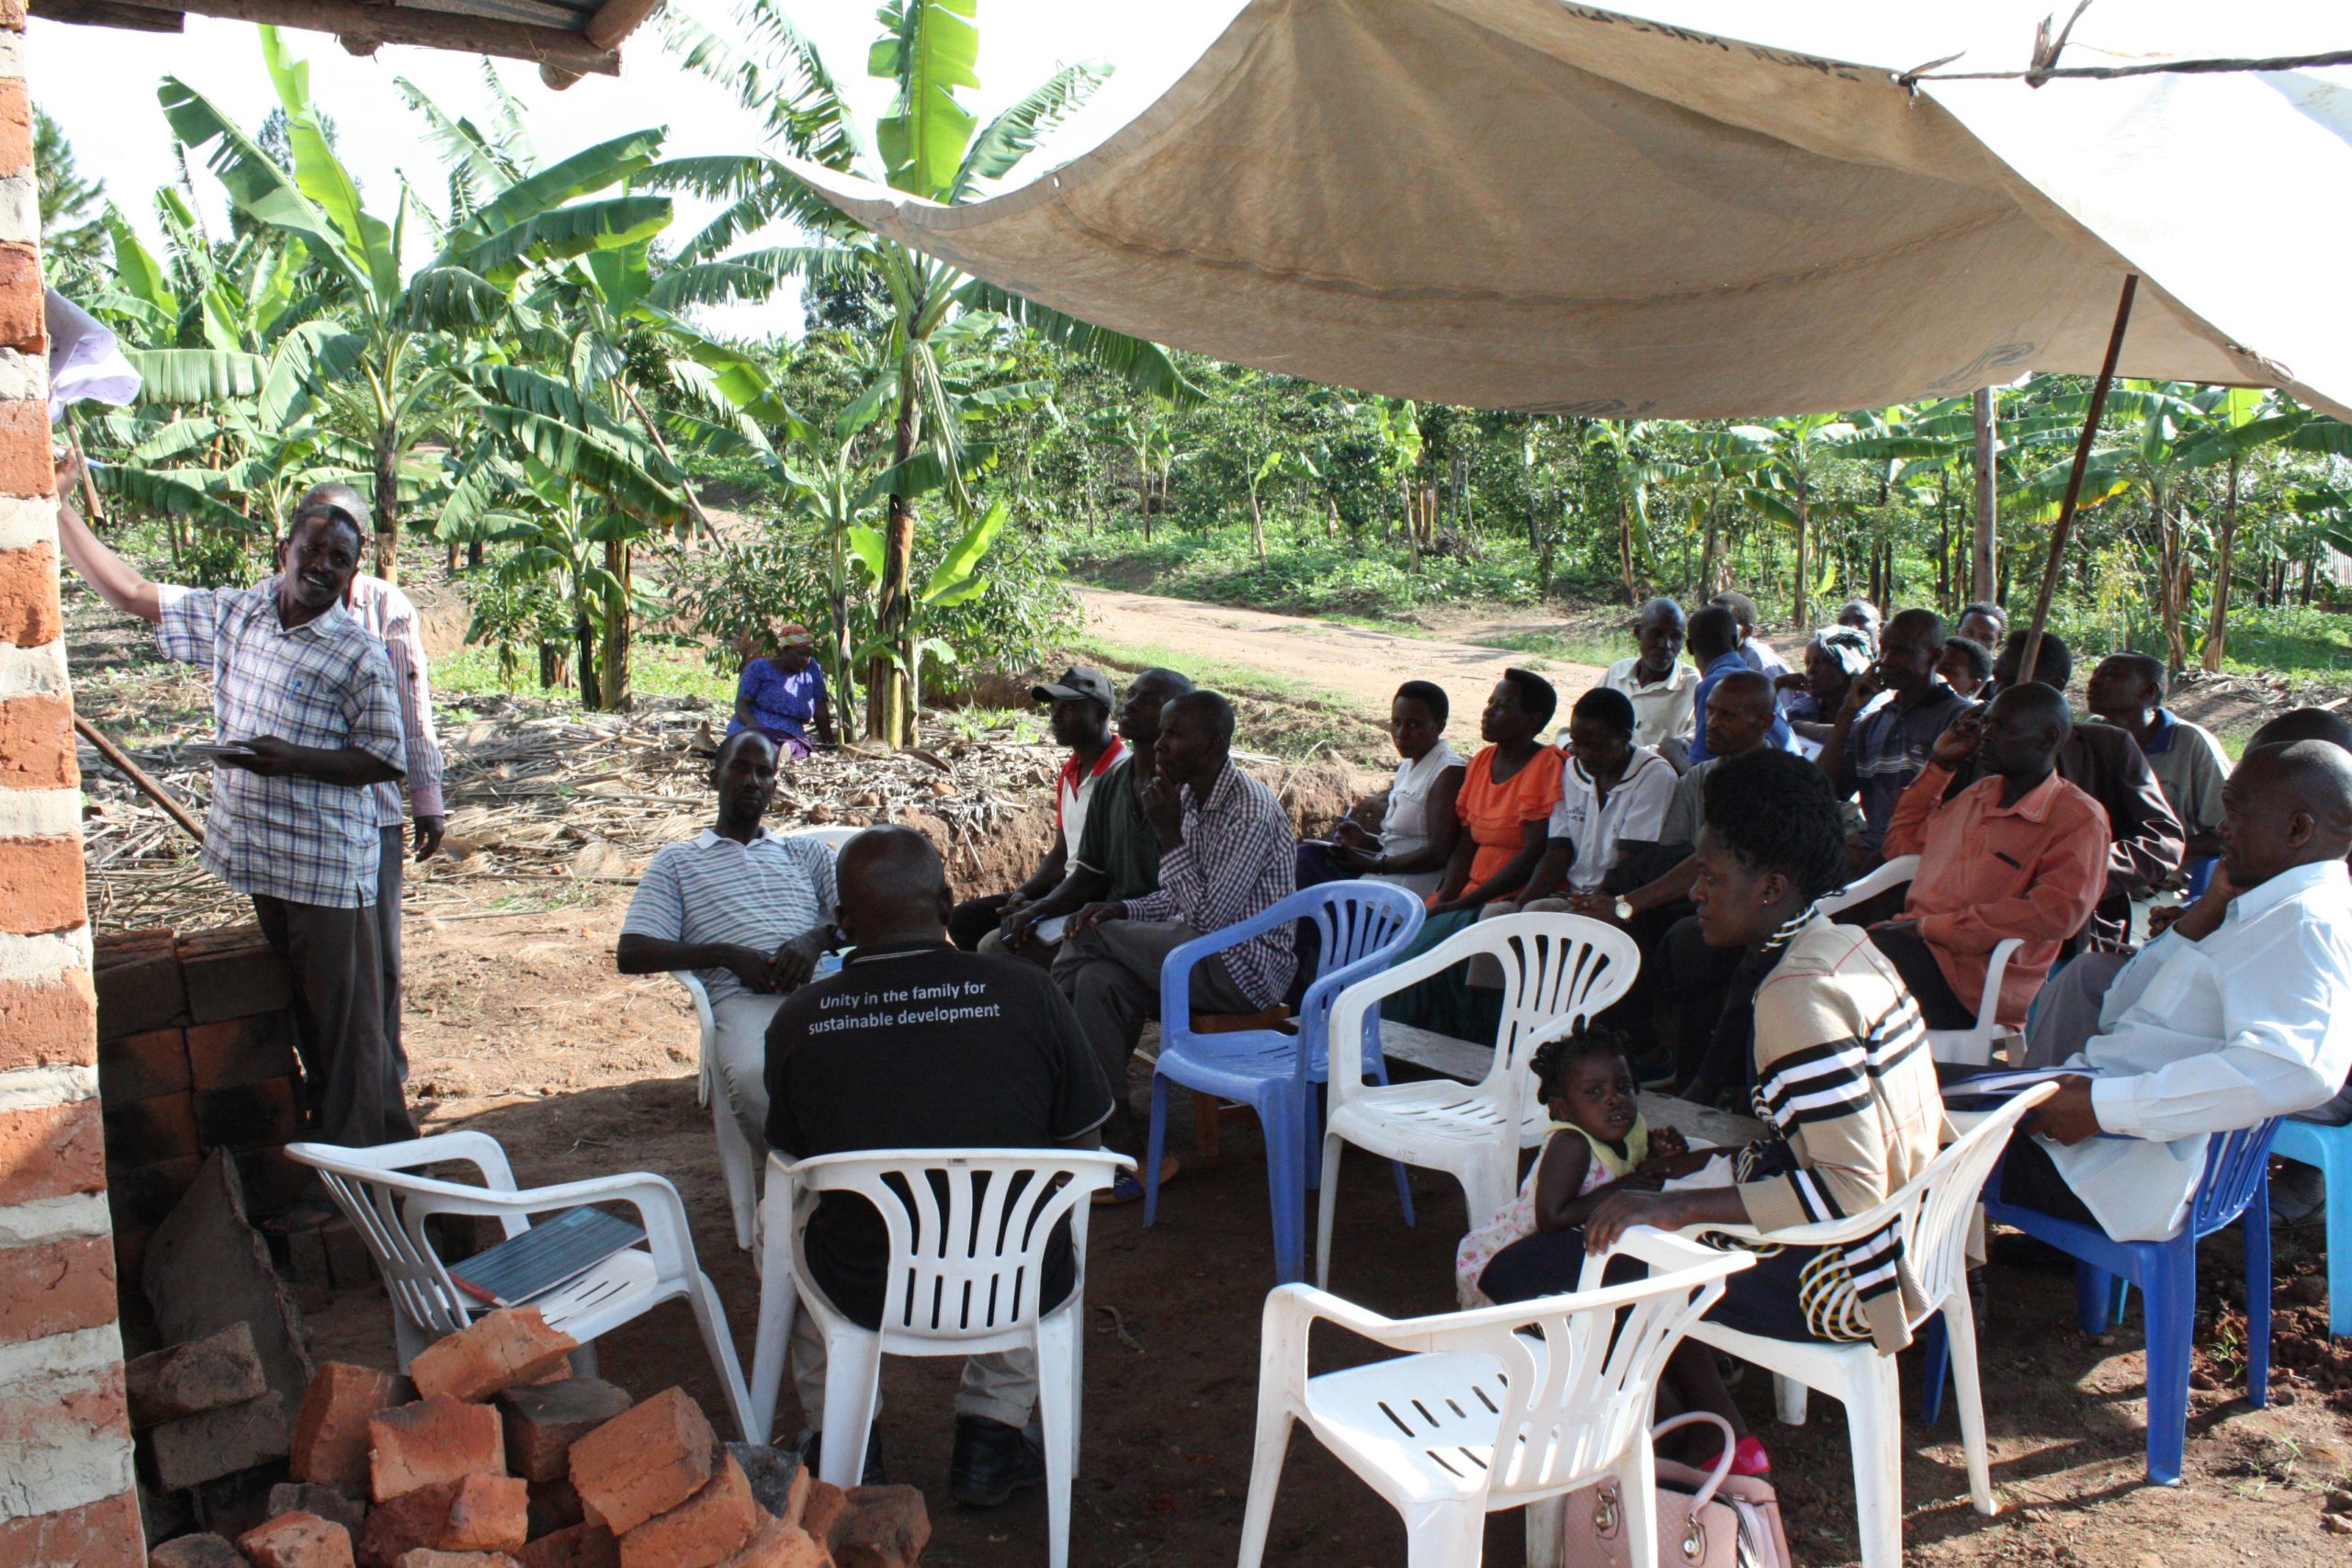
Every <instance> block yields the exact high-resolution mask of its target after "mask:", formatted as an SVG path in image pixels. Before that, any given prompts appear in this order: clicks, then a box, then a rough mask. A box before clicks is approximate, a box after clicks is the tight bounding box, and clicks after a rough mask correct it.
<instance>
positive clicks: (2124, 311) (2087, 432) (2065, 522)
mask: <svg viewBox="0 0 2352 1568" xmlns="http://www.w3.org/2000/svg"><path fill="white" fill-rule="evenodd" d="M2139 288H2140V275H2139V274H2138V273H2126V274H2125V275H2124V277H2123V295H2122V298H2120V299H2118V300H2117V301H2116V302H2115V330H2114V331H2112V332H2110V333H2109V334H2108V338H2107V360H2106V362H2105V363H2104V364H2102V365H2101V366H2100V367H2099V369H2098V382H2097V384H2096V385H2094V386H2093V387H2092V388H2091V406H2090V412H2087V413H2086V414H2085V415H2084V416H2083V435H2082V439H2081V440H2079V441H2077V442H2075V467H2074V471H2073V472H2071V473H2069V474H2068V475H2067V476H2066V499H2065V501H2064V502H2063V503H2061V504H2060V506H2059V508H2058V521H2057V522H2056V523H2054V524H2052V525H2051V529H2050V558H2049V559H2048V560H2046V561H2044V562H2043V563H2042V566H2041V593H2040V594H2039V595H2038V596H2037V597H2036V598H2035V599H2034V602H2033V624H2032V626H2030V627H2029V628H2028V629H2027V631H2026V634H2025V655H2024V657H2023V658H2021V659H2019V660H2018V681H2019V682H2026V681H2030V680H2032V679H2033V664H2034V660H2036V659H2037V658H2039V657H2040V656H2041V633H2042V629H2043V628H2044V627H2045V626H2048V625H2049V624H2050V601H2051V599H2052V596H2053V595H2055V594H2056V593H2057V592H2058V569H2059V568H2060V567H2061V566H2063V565H2064V562H2065V558H2066V536H2068V535H2069V534H2071V533H2073V532H2074V528H2075V501H2076V500H2077V499H2078V498H2080V496H2081V495H2082V493H2083V474H2084V472H2085V471H2086V469H2088V468H2089V467H2090V463H2091V444H2092V443H2093V442H2095V441H2096V440H2098V422H2099V419H2100V418H2101V416H2103V415H2104V414H2105V413H2106V412H2107V392H2108V389H2109V387H2111V386H2113V385H2114V384H2115V362H2116V361H2117V360H2118V359H2119V358H2120V357H2121V356H2122V354H2123V331H2124V329H2125V328H2126V327H2128V326H2130V325H2131V297H2132V295H2134V294H2136V293H2138V292H2139Z"/></svg>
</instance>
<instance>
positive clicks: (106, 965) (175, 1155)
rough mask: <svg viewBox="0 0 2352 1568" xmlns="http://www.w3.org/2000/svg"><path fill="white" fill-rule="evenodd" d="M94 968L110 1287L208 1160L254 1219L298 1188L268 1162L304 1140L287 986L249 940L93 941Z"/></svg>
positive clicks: (166, 936) (249, 931) (290, 1173)
mask: <svg viewBox="0 0 2352 1568" xmlns="http://www.w3.org/2000/svg"><path fill="white" fill-rule="evenodd" d="M96 985H97V994H98V1089H99V1093H100V1097H101V1100H102V1102H103V1104H104V1106H105V1119H106V1148H107V1201H108V1205H109V1207H110V1208H111V1209H112V1211H113V1213H114V1245H115V1258H116V1263H117V1269H116V1275H117V1278H119V1279H123V1280H136V1279H138V1278H139V1276H140V1263H141V1258H142V1257H143V1256H144V1252H145V1247H146V1243H147V1238H148V1237H149V1236H150V1235H153V1232H154V1229H155V1227H156V1226H157V1225H158V1224H162V1223H163V1220H164V1216H165V1215H166V1214H168V1213H171V1211H172V1206H173V1205H174V1204H175V1203H177V1202H178V1201H180V1197H181V1194H183V1193H185V1192H186V1191H187V1189H188V1187H189V1184H190V1183H192V1182H194V1181H195V1179H196V1173H197V1171H198V1169H200V1168H202V1166H203V1163H204V1156H206V1155H208V1154H209V1153H211V1152H212V1151H213V1150H214V1149H228V1150H231V1151H232V1152H233V1153H234V1155H235V1156H236V1160H237V1167H238V1170H239V1173H240V1174H241V1175H242V1176H243V1179H244V1189H245V1191H246V1192H247V1194H248V1195H249V1197H250V1199H251V1201H252V1203H253V1205H254V1209H255V1210H256V1211H257V1212H260V1213H268V1212H271V1211H272V1210H275V1209H277V1208H278V1207H281V1206H282V1205H283V1204H285V1203H287V1202H290V1201H292V1200H293V1199H294V1198H295V1197H296V1196H297V1195H298V1194H299V1193H300V1191H301V1190H302V1188H303V1186H304V1185H305V1184H306V1182H307V1181H308V1179H309V1172H308V1171H306V1170H304V1169H303V1168H301V1167H300V1166H297V1165H295V1164H294V1163H293V1162H292V1161H291V1160H288V1159H287V1158H286V1157H285V1156H283V1155H281V1154H279V1153H278V1152H277V1151H278V1149H279V1148H280V1147H281V1146H282V1145H286V1144H288V1143H290V1142H293V1141H294V1140H295V1139H297V1138H298V1137H300V1133H301V1106H302V1098H301V1086H300V1068H299V1067H298V1066H296V1064H295V1055H294V1015H293V1011H292V1009H291V1005H290V1004H291V1003H292V1001H293V996H294V991H293V984H292V981H291V979H290V977H289V976H288V974H287V971H286V965H285V964H284V963H283V961H281V960H280V959H279V958H278V956H277V954H276V953H272V952H271V951H270V950H269V947H268V944H267V943H266V942H264V941H263V940H262V935H261V931H259V929H258V928H256V927H253V926H232V927H229V928H227V929H225V930H221V931H203V932H199V933H198V934H196V935H192V936H177V935H175V933H173V932H171V931H130V932H127V933H124V934H122V935H119V936H108V937H104V938H101V939H100V940H99V941H98V942H97V943H96Z"/></svg>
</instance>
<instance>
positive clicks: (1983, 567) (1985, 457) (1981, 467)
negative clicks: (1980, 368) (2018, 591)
mask: <svg viewBox="0 0 2352 1568" xmlns="http://www.w3.org/2000/svg"><path fill="white" fill-rule="evenodd" d="M1971 413H1972V414H1973V423H1974V424H1975V426H1976V504H1975V506H1974V507H1973V509H1972V511H1973V515H1972V516H1971V518H1970V520H1969V521H1970V525H1971V535H1972V543H1971V545H1970V548H1969V553H1968V560H1969V571H1968V596H1969V597H1970V598H1971V599H1973V600H1975V601H1976V602H1977V603H1978V604H1991V603H1992V602H1993V600H1994V597H1995V595H1996V594H1997V593H1998V592H2000V583H1999V581H1998V580H1997V579H1996V576H1995V574H1994V566H1993V547H1994V544H1995V537H1996V528H1997V526H1998V525H1997V523H1996V517H1997V510H1996V509H1997V508H1998V506H1999V504H2000V502H1999V488H2000V487H1999V484H1998V479H1999V475H1998V473H1997V472H1996V470H1995V468H1994V466H1993V461H1994V442H1993V436H1994V428H1995V424H1994V407H1993V389H1992V388H1990V387H1979V388H1977V389H1976V396H1975V397H1974V399H1973V400H1972V401H1971Z"/></svg>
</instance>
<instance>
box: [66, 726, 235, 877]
mask: <svg viewBox="0 0 2352 1568" xmlns="http://www.w3.org/2000/svg"><path fill="white" fill-rule="evenodd" d="M74 733H75V734H76V735H79V736H80V737H81V738H82V739H85V740H86V741H88V742H89V743H90V744H91V745H92V746H95V747H96V748H97V751H98V755H99V756H101V757H104V758H105V759H106V760H107V761H108V762H111V763H112V764H114V767H115V771H116V772H118V773H121V774H122V776H123V777H124V778H127V779H129V780H130V782H131V784H133V785H135V786H136V787H137V788H138V790H139V793H140V794H141V795H145V796H146V797H147V798H148V799H150V800H152V801H153V802H154V803H155V804H156V805H158V806H160V807H163V808H164V812H165V814H167V815H168V816H169V817H170V818H171V819H172V820H173V821H175V822H176V823H178V824H179V825H180V826H181V827H183V828H185V829H187V836H188V837H189V838H191V839H194V840H196V841H197V843H198V846H201V845H202V844H203V842H204V829H202V828H201V827H199V826H198V824H197V820H196V818H193V817H191V816H189V815H188V814H187V807H185V806H182V805H181V804H180V803H179V800H178V798H177V797H176V796H175V795H173V794H172V793H171V791H169V790H167V789H165V788H164V786H163V785H162V784H159V783H157V782H156V781H155V779H154V778H153V776H152V775H151V774H150V773H148V772H147V770H146V769H144V768H142V767H141V766H140V765H139V764H138V763H136V762H134V761H131V760H130V756H129V755H128V754H127V753H126V752H125V751H124V750H123V749H122V748H121V747H119V746H118V745H116V744H115V743H114V742H113V741H111V740H109V739H107V738H106V737H105V736H103V735H101V734H99V733H98V731H97V729H96V728H95V727H94V726H92V724H91V723H90V721H89V720H88V719H86V718H84V717H83V716H81V715H80V714H78V713H77V714H75V715H74Z"/></svg>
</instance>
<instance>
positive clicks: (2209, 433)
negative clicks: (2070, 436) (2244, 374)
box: [2018, 380, 2308, 670]
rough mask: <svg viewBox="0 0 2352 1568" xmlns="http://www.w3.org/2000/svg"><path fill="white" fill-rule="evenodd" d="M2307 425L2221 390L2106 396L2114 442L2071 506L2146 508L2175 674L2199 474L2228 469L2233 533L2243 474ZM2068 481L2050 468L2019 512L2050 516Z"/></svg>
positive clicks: (2259, 399) (2161, 618) (2125, 387)
mask: <svg viewBox="0 0 2352 1568" xmlns="http://www.w3.org/2000/svg"><path fill="white" fill-rule="evenodd" d="M2080 401H2081V400H2080V399H2062V400H2059V401H2058V404H2055V405H2053V407H2054V406H2061V405H2063V406H2066V407H2069V408H2071V407H2072V406H2073V405H2075V404H2076V403H2079V402H2080ZM2307 418H2308V415H2307V414H2306V413H2305V412H2303V411H2302V410H2300V409H2293V408H2291V405H2290V406H2289V407H2288V408H2287V409H2285V410H2281V409H2278V408H2277V407H2274V406H2273V405H2271V404H2270V403H2268V402H2267V400H2265V399H2264V397H2263V396H2262V394H2260V393H2256V392H2249V391H2245V390H2244V389H2232V388H2226V387H2199V386H2195V385H2192V384H2190V383H2187V382H2178V381H2143V380H2129V381H2125V382H2123V383H2122V384H2121V385H2120V386H2118V387H2116V388H2115V389H2113V390H2112V391H2111V392H2110V393H2109V397H2108V419H2109V430H2111V431H2113V432H2114V436H2113V437H2112V438H2110V439H2109V440H2108V441H2106V442H2105V443H2104V444H2103V445H2101V446H2098V447H2097V448H2095V449H2094V450H2093V452H2092V454H2091V459H2090V464H2089V466H2088V468H2086V469H2085V471H2084V476H2083V491H2082V497H2081V500H2080V502H2078V503H2077V504H2078V505H2079V506H2080V507H2081V508H2082V509H2084V510H2086V511H2087V510H2089V509H2091V508H2094V507H2098V506H2101V505H2104V504H2106V503H2107V502H2112V501H2119V500H2137V501H2139V502H2143V503H2144V505H2145V506H2146V508H2147V516H2148V522H2149V525H2150V527H2151V529H2152V530H2153V533H2154V539H2153V542H2152V547H2151V548H2150V549H2149V552H2148V555H2149V565H2150V567H2151V570H2152V571H2153V574H2154V578H2155V590H2156V591H2155V595H2154V602H2155V611H2156V620H2157V625H2158V626H2159V627H2160V629H2161V630H2162V632H2163V635H2164V639H2165V662H2166V663H2167V664H2168V665H2169V666H2170V667H2172V668H2173V669H2176V670H2178V669H2184V668H2186V667H2187V665H2188V631H2187V627H2186V625H2185V621H2186V617H2187V613H2188V603H2189V597H2190V592H2191V588H2192V579H2193V574H2194V570H2195V567H2196V558H2195V553H2194V546H2195V544H2196V541H2197V536H2199V534H2200V533H2202V532H2203V531H2204V530H2203V525H2202V524H2201V522H2200V521H2199V519H2198V518H2197V517H2196V516H2195V515H2194V514H2193V513H2191V512H2190V511H2189V508H2188V505H2187V503H2186V502H2187V495H2188V490H2189V487H2190V484H2191V482H2192V480H2193V479H2194V477H2195V475H2196V473H2197V471H2198V470H2199V469H2201V468H2209V467H2211V466H2212V465H2213V464H2216V463H2226V464H2228V465H2229V467H2230V479H2229V482H2228V487H2227V493H2226V494H2225V496H2224V500H2223V527H2224V529H2225V531H2229V532H2231V533H2233V532H2234V529H2235V526H2236V514H2237V504H2236V482H2235V480H2236V475H2237V471H2238V468H2239V465H2240V464H2241V463H2242V462H2243V460H2244V459H2245V456H2246V455H2247V454H2249V453H2251V452H2253V451H2255V450H2256V448H2258V447H2261V446H2267V445H2269V444H2271V443H2274V442H2278V441H2282V440H2285V439H2287V438H2288V437H2290V435H2293V434H2295V433H2296V431H2297V430H2298V428H2299V427H2300V426H2301V424H2302V423H2303V422H2304V420H2305V419H2307ZM2067 472H2068V464H2067V463H2065V462H2052V463H2050V464H2048V465H2047V466H2046V467H2044V468H2041V471H2040V472H2038V473H2036V474H2035V475H2034V476H2033V477H2032V478H2031V479H2030V480H2029V481H2028V482H2027V483H2026V484H2025V485H2023V486H2022V487H2020V490H2019V492H2018V502H2019V503H2020V511H2021V513H2023V514H2025V515H2030V516H2032V517H2036V518H2043V517H2051V516H2055V515H2056V513H2057V510H2058V507H2059V505H2060V504H2061V500H2062V497H2063V495H2064V487H2065V483H2066V479H2067ZM2232 544H2233V546H2234V538H2233V539H2232ZM2216 565H2217V566H2218V567H2219V568H2220V570H2218V571H2217V572H2216V573H2215V576H2216V580H2217V581H2216V587H2215V590H2214V593H2213V598H2214V599H2215V601H2217V602H2218V603H2219V604H2220V606H2221V614H2222V615H2224V616H2226V615H2227V613H2228V591H2227V589H2226V587H2224V586H2222V585H2221V584H2222V581H2225V579H2226V572H2227V567H2226V565H2224V564H2222V563H2220V562H2217V563H2216ZM2210 629H2211V628H2210V626H2209V634H2210ZM2223 640H2224V641H2226V636H2224V638H2223ZM2217 662H2218V660H2217Z"/></svg>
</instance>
